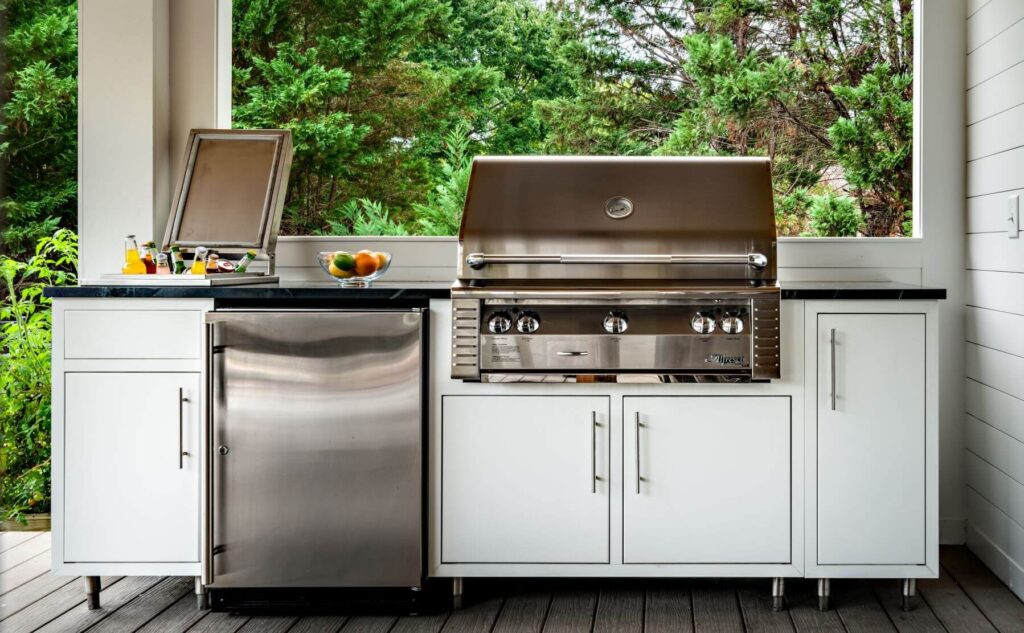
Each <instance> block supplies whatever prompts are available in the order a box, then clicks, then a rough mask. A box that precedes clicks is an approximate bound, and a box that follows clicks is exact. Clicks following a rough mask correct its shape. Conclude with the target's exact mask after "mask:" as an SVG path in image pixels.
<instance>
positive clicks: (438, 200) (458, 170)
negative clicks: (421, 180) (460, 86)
mask: <svg viewBox="0 0 1024 633" xmlns="http://www.w3.org/2000/svg"><path fill="white" fill-rule="evenodd" d="M472 166H473V156H472V155H471V154H470V136H469V125H467V124H465V123H460V124H459V125H457V126H455V129H454V130H452V131H451V132H449V133H448V134H447V135H446V136H445V148H444V158H443V159H442V160H441V175H440V182H438V184H437V186H435V187H434V190H433V191H431V192H430V193H429V194H428V195H427V202H426V204H414V205H413V210H414V211H415V212H416V228H417V231H416V232H417V233H419V234H420V235H456V234H458V232H459V226H460V225H461V223H462V210H463V208H464V206H465V201H466V190H467V189H469V175H470V172H471V170H472Z"/></svg>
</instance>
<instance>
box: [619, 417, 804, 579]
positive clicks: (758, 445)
mask: <svg viewBox="0 0 1024 633" xmlns="http://www.w3.org/2000/svg"><path fill="white" fill-rule="evenodd" d="M623 401H624V402H623V410H624V416H623V430H624V437H623V464H624V468H623V471H624V482H623V484H624V488H625V490H624V492H623V495H624V497H623V513H624V516H623V561H624V562H626V563H788V562H790V560H791V549H792V548H791V511H790V503H791V488H790V486H791V472H790V450H791V448H790V447H791V440H792V438H791V433H790V399H789V398H788V397H650V398H648V397H627V398H624V399H623ZM638 421H639V426H638ZM637 439H639V443H637ZM638 472H639V478H640V479H639V486H638V485H637V476H638Z"/></svg>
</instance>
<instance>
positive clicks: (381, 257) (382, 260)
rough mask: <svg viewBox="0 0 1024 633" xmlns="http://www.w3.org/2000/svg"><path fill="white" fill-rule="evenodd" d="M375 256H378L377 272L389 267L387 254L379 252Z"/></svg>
mask: <svg viewBox="0 0 1024 633" xmlns="http://www.w3.org/2000/svg"><path fill="white" fill-rule="evenodd" d="M374 255H376V256H377V270H380V269H381V268H384V267H385V266H387V265H388V255H387V253H381V252H380V251H377V252H376V253H374Z"/></svg>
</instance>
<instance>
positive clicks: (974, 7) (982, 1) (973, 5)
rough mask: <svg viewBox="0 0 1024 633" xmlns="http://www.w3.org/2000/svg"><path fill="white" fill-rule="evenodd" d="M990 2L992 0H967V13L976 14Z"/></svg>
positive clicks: (969, 14)
mask: <svg viewBox="0 0 1024 633" xmlns="http://www.w3.org/2000/svg"><path fill="white" fill-rule="evenodd" d="M990 2H992V0H967V15H968V16H971V15H974V14H975V13H977V12H978V11H979V10H981V8H982V7H984V6H985V5H987V4H989V3H990Z"/></svg>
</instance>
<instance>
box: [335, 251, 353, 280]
mask: <svg viewBox="0 0 1024 633" xmlns="http://www.w3.org/2000/svg"><path fill="white" fill-rule="evenodd" d="M331 263H332V264H333V265H334V266H335V268H340V269H341V270H352V269H353V268H355V267H356V258H355V257H353V256H352V254H351V253H346V252H345V251H338V252H337V253H335V254H334V257H333V258H332V259H331ZM349 276H351V275H349Z"/></svg>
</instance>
